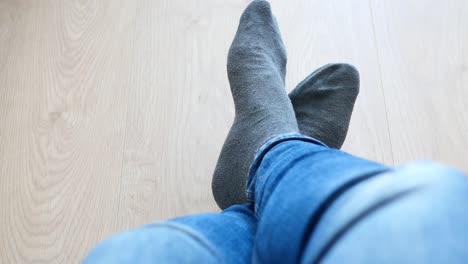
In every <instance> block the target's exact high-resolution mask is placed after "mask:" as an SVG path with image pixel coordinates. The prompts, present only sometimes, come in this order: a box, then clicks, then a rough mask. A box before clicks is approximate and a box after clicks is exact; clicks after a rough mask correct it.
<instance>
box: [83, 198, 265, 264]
mask: <svg viewBox="0 0 468 264" xmlns="http://www.w3.org/2000/svg"><path fill="white" fill-rule="evenodd" d="M251 207H252V205H251V204H243V205H235V206H231V207H229V208H228V209H226V210H225V211H223V212H222V213H219V214H199V215H193V216H186V217H180V218H175V219H172V220H169V221H166V222H161V223H155V224H149V225H146V226H143V227H141V228H138V229H135V230H130V231H127V232H123V233H120V234H117V235H115V236H113V237H111V238H109V239H107V240H105V241H103V242H102V243H101V244H99V245H98V246H97V247H96V248H95V249H93V250H92V251H91V253H90V254H89V255H88V256H87V257H86V258H85V260H84V263H250V261H251V251H252V244H253V237H254V233H255V230H256V219H255V217H254V215H253V211H252V208H251Z"/></svg>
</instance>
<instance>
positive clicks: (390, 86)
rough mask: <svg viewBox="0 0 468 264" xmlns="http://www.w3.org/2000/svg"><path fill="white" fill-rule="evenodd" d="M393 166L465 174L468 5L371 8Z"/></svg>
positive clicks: (467, 153) (467, 167)
mask: <svg viewBox="0 0 468 264" xmlns="http://www.w3.org/2000/svg"><path fill="white" fill-rule="evenodd" d="M371 8H372V12H373V21H374V25H375V32H376V39H377V43H378V50H379V60H380V69H381V73H382V82H383V88H384V94H385V101H386V106H387V114H388V122H389V128H390V135H391V142H392V150H393V155H394V160H395V163H396V164H401V163H404V162H408V161H410V160H419V159H431V160H438V161H442V162H445V163H449V164H451V165H454V166H456V167H458V168H461V169H463V170H465V171H468V136H467V135H468V27H467V26H466V25H467V22H468V3H467V2H466V1H448V2H440V1H435V0H431V1H416V0H411V1H400V0H397V1H380V0H376V1H373V2H372V6H371Z"/></svg>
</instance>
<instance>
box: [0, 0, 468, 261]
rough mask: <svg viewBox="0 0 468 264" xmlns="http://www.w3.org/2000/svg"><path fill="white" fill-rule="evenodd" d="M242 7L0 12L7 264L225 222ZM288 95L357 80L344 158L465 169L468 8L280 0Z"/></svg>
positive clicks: (399, 0) (123, 3)
mask: <svg viewBox="0 0 468 264" xmlns="http://www.w3.org/2000/svg"><path fill="white" fill-rule="evenodd" d="M245 4H246V1H243V0H222V1H220V0H199V1H186V0H138V1H136V0H100V1H92V0H80V1H63V0H43V1H27V0H2V1H0V208H1V209H0V263H74V262H76V261H77V260H79V259H80V258H82V256H84V255H85V254H86V252H87V251H88V250H89V249H90V248H91V247H92V246H93V245H94V244H95V243H97V242H98V241H99V240H101V239H103V238H104V237H106V236H108V235H110V234H112V233H114V232H116V231H119V230H124V229H128V228H131V227H135V226H138V225H141V224H143V223H148V222H152V221H157V220H162V219H165V218H169V217H174V216H179V215H184V214H191V213H196V212H202V211H216V210H217V208H216V205H215V203H214V201H213V198H212V195H211V190H210V182H211V174H212V171H213V169H214V165H215V162H216V159H217V155H218V152H219V151H220V148H221V145H222V142H223V139H224V137H225V136H226V133H227V131H228V129H229V126H230V124H231V122H232V119H233V114H234V112H233V104H232V99H231V98H230V93H229V87H228V83H227V77H226V70H225V64H226V53H227V50H228V48H229V45H230V42H231V40H232V38H233V36H234V32H235V30H236V27H237V22H238V18H239V16H240V14H241V12H242V10H243V8H244V7H245ZM272 5H273V9H274V11H275V13H276V15H277V18H278V21H279V24H280V28H281V30H282V33H283V36H284V41H285V44H286V46H287V50H288V55H289V64H288V80H287V88H288V89H292V88H293V87H294V85H295V84H296V83H298V82H299V81H301V80H302V78H304V77H305V76H306V75H307V74H308V73H310V72H311V71H312V70H314V69H315V68H317V67H319V66H321V65H322V64H325V63H328V62H349V63H352V64H354V65H356V66H357V67H358V68H359V70H360V72H361V84H362V85H361V94H360V97H359V100H358V102H357V106H356V109H355V113H354V117H353V120H352V125H351V129H350V133H349V136H348V140H347V142H346V144H345V147H344V149H345V150H346V151H349V152H352V153H354V154H356V155H360V156H363V157H365V158H368V159H372V160H377V161H380V162H384V163H386V164H402V163H405V162H407V161H411V160H418V159H435V160H439V161H442V162H445V163H448V164H451V165H454V166H456V167H458V168H460V169H462V170H465V171H468V26H467V25H468V1H465V0H452V1H440V0H426V1H423V0H394V1H384V0H362V1H361V0H358V1H356V0H332V1H324V0H312V1H311V0H295V1H282V0H274V1H272Z"/></svg>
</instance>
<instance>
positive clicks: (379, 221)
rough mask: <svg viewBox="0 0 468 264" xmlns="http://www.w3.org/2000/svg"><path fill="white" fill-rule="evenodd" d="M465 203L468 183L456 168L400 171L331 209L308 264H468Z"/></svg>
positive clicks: (308, 254)
mask: <svg viewBox="0 0 468 264" xmlns="http://www.w3.org/2000/svg"><path fill="white" fill-rule="evenodd" d="M467 201H468V177H467V176H466V175H463V174H462V173H460V172H458V171H456V170H454V169H452V168H449V167H446V166H442V165H439V164H435V163H431V162H419V163H415V164H411V165H407V166H404V167H401V168H396V169H395V170H394V171H391V172H389V173H386V174H383V175H381V176H379V177H375V178H373V179H370V180H368V181H366V182H363V183H362V184H360V185H357V186H356V187H355V188H353V189H351V190H350V191H349V192H347V193H345V194H344V195H343V196H342V197H340V198H339V199H338V200H337V201H336V202H335V203H334V204H333V205H332V206H331V207H330V208H329V209H328V213H327V214H325V215H324V216H323V217H322V221H321V222H320V223H319V225H318V226H317V230H319V232H317V233H316V234H315V236H314V237H311V238H310V240H309V241H308V245H307V248H306V250H305V254H304V257H303V260H304V263H313V262H315V263H318V262H321V263H343V262H346V263H466V262H467V260H468V226H467V224H466V223H467V219H468V205H467ZM340 219H342V220H340ZM337 220H338V221H337ZM343 220H344V221H343ZM327 223H331V224H327ZM319 240H322V241H324V240H325V241H327V244H323V242H322V241H319ZM318 246H320V248H318Z"/></svg>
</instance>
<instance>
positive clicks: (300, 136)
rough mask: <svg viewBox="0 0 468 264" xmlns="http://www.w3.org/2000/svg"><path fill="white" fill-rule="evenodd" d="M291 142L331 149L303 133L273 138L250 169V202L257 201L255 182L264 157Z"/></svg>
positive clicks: (248, 196) (264, 145)
mask: <svg viewBox="0 0 468 264" xmlns="http://www.w3.org/2000/svg"><path fill="white" fill-rule="evenodd" d="M289 140H299V141H305V142H310V143H313V144H316V145H320V146H323V147H326V148H329V147H328V146H327V145H326V144H325V143H323V142H322V141H320V140H318V139H315V138H312V137H309V136H306V135H303V134H301V133H296V132H294V133H286V134H281V135H279V136H276V137H274V138H271V139H270V140H268V141H267V142H265V144H263V145H262V146H261V147H260V148H259V149H258V151H257V153H256V154H255V159H254V162H253V163H252V165H251V166H250V169H249V174H248V177H247V188H246V192H247V200H248V201H249V202H254V200H255V180H256V173H257V170H258V168H259V167H260V164H261V162H262V160H263V157H264V156H265V155H266V154H267V153H268V151H270V150H271V149H272V148H273V147H275V146H276V145H278V144H280V143H283V142H285V141H289Z"/></svg>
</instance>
